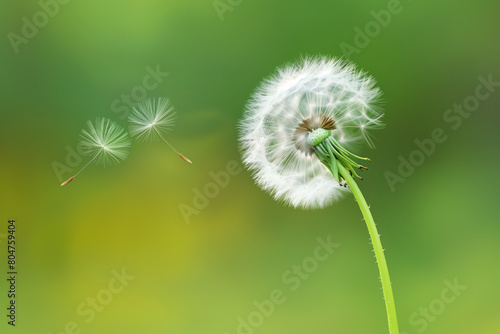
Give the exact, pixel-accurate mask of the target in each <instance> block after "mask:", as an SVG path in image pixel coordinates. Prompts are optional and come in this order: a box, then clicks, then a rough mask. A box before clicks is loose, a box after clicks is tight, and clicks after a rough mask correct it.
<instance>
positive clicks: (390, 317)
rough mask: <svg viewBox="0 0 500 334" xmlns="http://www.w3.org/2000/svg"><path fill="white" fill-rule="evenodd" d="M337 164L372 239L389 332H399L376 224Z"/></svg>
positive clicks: (345, 173)
mask: <svg viewBox="0 0 500 334" xmlns="http://www.w3.org/2000/svg"><path fill="white" fill-rule="evenodd" d="M336 162H337V166H338V170H339V174H340V175H341V176H342V177H343V178H344V180H345V181H346V183H347V185H348V186H349V188H350V189H351V191H352V193H353V195H354V198H355V199H356V201H357V202H358V205H359V208H360V209H361V213H362V214H363V217H364V218H365V222H366V226H367V227H368V232H369V233H370V238H371V240H372V244H373V249H374V250H375V258H376V259H377V263H378V270H379V272H380V280H381V282H382V290H383V292H384V299H385V308H386V310H387V321H388V323H389V333H390V334H399V329H398V319H397V316H396V305H395V304H394V295H393V293H392V285H391V278H390V277H389V269H388V267H387V261H386V260H385V255H384V249H383V248H382V242H381V241H380V235H379V234H378V231H377V226H376V225H375V221H374V220H373V217H372V214H371V212H370V208H369V207H368V204H367V203H366V200H365V198H364V197H363V194H362V193H361V190H360V189H359V187H358V185H357V184H356V181H355V180H354V179H353V178H352V176H351V174H350V173H349V172H348V171H347V169H346V168H345V167H344V166H343V165H342V164H341V163H340V162H339V161H338V160H337V161H336Z"/></svg>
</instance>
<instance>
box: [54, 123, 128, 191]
mask: <svg viewBox="0 0 500 334" xmlns="http://www.w3.org/2000/svg"><path fill="white" fill-rule="evenodd" d="M81 144H82V148H83V150H84V153H85V154H88V155H89V156H91V157H92V158H91V160H90V161H89V162H88V163H87V164H86V165H85V166H83V168H82V169H80V170H79V171H78V173H76V174H75V175H74V176H72V177H70V178H69V179H68V180H66V181H65V182H63V183H62V184H61V187H63V186H65V185H67V184H68V183H70V182H72V181H73V180H74V179H75V178H76V177H77V176H78V174H80V173H81V172H82V171H83V170H84V169H85V168H87V166H88V165H90V164H91V163H93V162H95V163H98V164H103V165H108V164H118V163H120V162H121V161H123V160H125V159H126V158H127V156H128V151H129V148H130V144H131V142H130V137H129V136H128V134H127V132H126V131H125V130H124V129H123V128H122V127H121V126H119V125H118V124H116V123H115V122H113V121H111V120H109V119H107V118H97V119H96V121H95V122H91V121H88V122H87V129H84V130H82V133H81Z"/></svg>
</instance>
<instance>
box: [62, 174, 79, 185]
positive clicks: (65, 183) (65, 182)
mask: <svg viewBox="0 0 500 334" xmlns="http://www.w3.org/2000/svg"><path fill="white" fill-rule="evenodd" d="M75 177H76V176H72V177H70V178H69V179H67V180H66V181H64V182H63V183H61V187H64V186H65V185H67V184H68V183H70V182H71V181H73V180H74V179H75Z"/></svg>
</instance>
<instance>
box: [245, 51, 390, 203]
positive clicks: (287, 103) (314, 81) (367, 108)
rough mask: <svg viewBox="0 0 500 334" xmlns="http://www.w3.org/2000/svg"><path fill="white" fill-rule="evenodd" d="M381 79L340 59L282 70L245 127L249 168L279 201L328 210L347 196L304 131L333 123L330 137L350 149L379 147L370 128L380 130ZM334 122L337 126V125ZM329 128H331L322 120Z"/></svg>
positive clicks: (251, 108)
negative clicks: (363, 145) (363, 144)
mask: <svg viewBox="0 0 500 334" xmlns="http://www.w3.org/2000/svg"><path fill="white" fill-rule="evenodd" d="M380 96H381V92H380V90H379V89H378V88H376V87H375V80H374V79H373V78H372V77H370V76H368V75H366V74H365V73H364V72H361V71H359V70H356V68H355V66H354V65H353V64H351V63H347V62H344V61H341V60H335V59H328V58H322V57H316V58H306V59H303V60H302V61H300V62H298V63H295V64H290V65H287V66H285V67H283V68H280V69H278V70H277V73H276V74H274V75H273V76H272V77H270V78H269V79H267V80H265V81H264V82H263V83H262V84H261V85H260V87H259V88H258V89H257V91H256V92H255V93H254V94H253V97H252V98H251V100H250V101H249V103H248V105H247V106H246V110H245V113H244V116H243V119H242V120H241V122H240V124H239V131H240V145H241V149H242V151H243V161H244V164H245V165H246V166H247V167H248V168H249V169H250V170H251V171H252V173H253V177H254V179H255V182H256V183H257V184H258V185H259V186H260V187H261V188H262V189H264V190H265V191H268V192H270V193H271V194H272V195H273V197H274V198H275V199H276V200H279V201H284V202H285V203H286V204H288V205H291V206H293V207H299V208H304V209H308V208H322V207H325V206H327V205H329V204H331V203H332V202H334V201H335V200H336V199H338V198H340V197H341V196H342V194H343V193H344V192H345V188H344V187H342V186H340V185H339V184H338V183H337V182H336V181H335V180H334V178H333V177H332V175H331V174H330V171H329V170H328V169H327V167H326V166H324V165H323V164H322V163H321V162H320V161H319V159H318V158H317V157H316V156H315V155H314V154H311V150H310V147H309V146H308V145H307V143H306V134H304V133H301V132H300V131H297V129H298V128H299V125H301V124H304V122H305V123H306V124H309V125H310V126H313V127H322V126H321V124H322V122H323V121H322V120H328V121H329V124H334V125H335V126H332V127H331V128H327V129H333V130H332V131H331V133H332V136H334V137H335V138H336V139H337V140H338V141H339V142H341V143H342V144H344V145H345V146H347V147H349V146H352V145H355V144H359V143H361V142H367V143H368V144H369V145H370V146H373V143H372V140H371V138H370V137H369V134H368V131H369V130H370V129H375V128H379V127H381V126H382V123H381V117H382V116H383V114H382V113H381V112H380V111H379V110H378V108H377V107H376V106H375V104H376V102H378V101H379V99H380ZM332 121H333V122H334V123H333V122H332ZM323 123H325V122H323Z"/></svg>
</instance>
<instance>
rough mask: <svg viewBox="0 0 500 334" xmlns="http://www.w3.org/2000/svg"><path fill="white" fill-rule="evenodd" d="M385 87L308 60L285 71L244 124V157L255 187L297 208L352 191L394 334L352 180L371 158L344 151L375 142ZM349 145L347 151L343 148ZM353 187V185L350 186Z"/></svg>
mask: <svg viewBox="0 0 500 334" xmlns="http://www.w3.org/2000/svg"><path fill="white" fill-rule="evenodd" d="M380 96H381V92H380V90H379V89H378V88H376V87H375V81H374V80H373V79H372V78H371V77H370V76H368V75H366V74H364V73H363V72H361V71H358V70H356V69H355V67H354V65H353V64H350V63H346V62H342V61H339V60H331V59H327V58H309V59H305V60H303V61H301V62H300V63H296V64H292V65H289V66H287V67H284V68H281V69H279V70H278V72H277V73H276V74H275V75H274V76H273V77H271V78H269V79H267V80H266V81H264V82H263V83H262V84H261V86H260V87H259V88H258V90H257V91H256V92H255V93H254V95H253V98H252V99H251V100H250V102H249V103H248V105H247V108H246V111H245V114H244V117H243V120H242V121H241V122H240V143H241V148H242V151H243V161H244V163H245V165H246V166H247V167H248V168H249V169H250V170H251V171H252V173H253V177H254V180H255V182H256V183H257V185H259V186H260V187H261V188H262V189H264V190H265V191H268V192H270V193H271V195H272V196H273V197H274V198H275V199H276V200H278V201H282V202H284V203H285V204H288V205H291V206H293V207H298V208H303V209H309V208H323V207H325V206H327V205H329V204H331V203H333V202H334V201H335V200H337V199H338V198H340V197H342V195H343V194H345V193H347V190H348V189H350V190H351V191H352V193H353V195H354V197H355V198H356V200H357V202H358V205H359V207H360V209H361V212H362V214H363V217H364V218H365V222H366V225H367V227H368V231H369V233H370V237H371V239H372V244H373V247H374V251H375V255H376V259H377V263H378V266H379V271H380V278H381V282H382V288H383V292H384V298H385V301H386V311H387V319H388V323H389V330H390V333H391V334H397V333H398V332H399V331H398V324H397V317H396V308H395V305H394V297H393V293H392V286H391V281H390V277H389V271H388V268H387V263H386V260H385V256H384V252H383V248H382V244H381V241H380V237H379V234H378V231H377V228H376V226H375V222H374V220H373V217H372V215H371V213H370V209H369V207H368V204H367V203H366V201H365V199H364V197H363V195H362V193H361V191H360V189H359V188H358V186H357V184H356V182H355V180H354V178H353V177H358V178H360V177H359V176H358V175H357V173H356V171H355V170H356V169H358V170H361V171H362V170H366V169H367V168H366V167H364V166H362V165H360V164H358V163H357V162H356V160H365V161H370V159H368V158H363V157H360V156H358V155H355V154H354V153H352V152H350V151H348V150H347V148H350V149H352V148H356V146H359V144H362V143H368V145H370V146H373V141H372V139H371V137H370V135H369V130H372V129H376V128H380V127H382V123H381V118H382V116H383V114H382V112H381V111H380V110H379V109H378V108H377V107H376V103H377V102H378V101H379V100H380ZM346 147H347V148H346ZM347 187H348V188H347Z"/></svg>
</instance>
